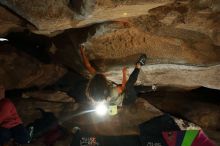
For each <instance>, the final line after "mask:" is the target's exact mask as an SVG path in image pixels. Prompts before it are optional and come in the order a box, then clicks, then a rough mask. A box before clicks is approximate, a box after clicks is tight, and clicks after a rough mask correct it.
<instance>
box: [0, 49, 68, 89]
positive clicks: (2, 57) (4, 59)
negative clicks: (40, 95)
mask: <svg viewBox="0 0 220 146" xmlns="http://www.w3.org/2000/svg"><path fill="white" fill-rule="evenodd" d="M0 52H1V53H0V83H1V84H3V85H5V86H6V88H7V89H14V88H28V87H32V86H39V87H42V86H46V85H49V84H52V83H54V82H55V81H57V80H58V79H59V78H60V77H61V76H62V75H63V74H64V73H65V72H66V70H65V69H64V68H62V67H60V66H57V65H54V64H46V65H45V64H41V63H40V62H38V61H37V60H35V59H33V58H32V57H30V56H28V55H27V54H25V53H22V52H19V51H16V50H15V48H13V47H12V46H9V45H3V46H1V47H0Z"/></svg>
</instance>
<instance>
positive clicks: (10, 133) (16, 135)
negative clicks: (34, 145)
mask: <svg viewBox="0 0 220 146" xmlns="http://www.w3.org/2000/svg"><path fill="white" fill-rule="evenodd" d="M11 138H13V139H14V140H15V142H17V143H19V144H27V143H28V141H29V140H30V137H29V134H28V131H27V130H26V128H25V127H24V126H23V125H22V124H20V125H17V126H15V127H13V128H10V129H7V128H3V127H0V146H3V144H4V143H7V142H8V141H10V139H11Z"/></svg>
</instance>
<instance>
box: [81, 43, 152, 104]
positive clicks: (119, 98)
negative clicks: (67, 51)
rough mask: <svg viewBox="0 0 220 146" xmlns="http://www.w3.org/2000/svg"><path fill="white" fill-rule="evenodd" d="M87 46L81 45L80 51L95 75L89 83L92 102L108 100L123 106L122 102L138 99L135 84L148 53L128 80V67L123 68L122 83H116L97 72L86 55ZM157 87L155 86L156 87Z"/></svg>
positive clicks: (87, 92) (90, 71)
mask: <svg viewBox="0 0 220 146" xmlns="http://www.w3.org/2000/svg"><path fill="white" fill-rule="evenodd" d="M84 50H85V47H84V46H83V45H82V46H81V47H80V53H81V56H82V58H83V63H84V65H85V67H86V69H87V70H88V71H89V73H91V74H92V75H93V77H92V78H91V79H90V81H89V82H88V84H87V88H86V95H87V97H88V99H89V100H90V101H91V102H92V103H96V102H97V101H103V100H104V101H106V102H107V103H109V104H111V105H117V106H122V104H131V103H133V102H134V101H135V100H136V97H137V95H136V91H135V88H134V84H135V82H136V81H137V78H138V74H139V72H140V69H141V66H143V65H145V61H146V55H145V54H143V55H141V56H140V58H139V59H138V61H137V62H136V64H135V69H134V71H133V72H132V74H131V75H130V77H129V79H128V81H127V82H126V67H124V68H123V70H122V72H123V79H122V85H120V86H119V85H116V86H115V85H114V84H113V83H111V82H110V81H108V80H107V79H106V77H105V75H104V74H102V73H97V72H96V70H95V69H94V68H93V67H92V66H91V64H90V62H89V60H88V58H87V57H86V55H85V52H84ZM154 89H155V87H154Z"/></svg>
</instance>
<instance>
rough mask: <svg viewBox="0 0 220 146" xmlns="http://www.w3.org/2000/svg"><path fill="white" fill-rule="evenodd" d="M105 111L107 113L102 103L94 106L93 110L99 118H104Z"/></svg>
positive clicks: (105, 106)
mask: <svg viewBox="0 0 220 146" xmlns="http://www.w3.org/2000/svg"><path fill="white" fill-rule="evenodd" d="M107 111H108V108H107V105H106V104H104V103H103V102H101V103H98V104H97V105H96V108H95V112H96V114H98V115H100V116H104V115H106V113H107Z"/></svg>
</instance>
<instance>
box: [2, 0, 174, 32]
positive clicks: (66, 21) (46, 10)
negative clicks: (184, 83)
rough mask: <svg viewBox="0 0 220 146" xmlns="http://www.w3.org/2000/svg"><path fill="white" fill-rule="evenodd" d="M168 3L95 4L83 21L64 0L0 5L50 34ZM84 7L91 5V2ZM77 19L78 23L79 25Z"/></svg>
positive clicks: (25, 0) (6, 1)
mask: <svg viewBox="0 0 220 146" xmlns="http://www.w3.org/2000/svg"><path fill="white" fill-rule="evenodd" d="M94 2H96V1H94ZM169 2H172V1H171V0H162V1H161V0H158V1H154V2H152V1H136V2H134V1H133V2H132V1H125V2H122V3H120V1H114V0H105V1H103V0H98V1H97V2H96V3H95V6H94V7H95V9H94V11H92V13H91V14H90V15H89V16H86V17H84V16H82V17H81V16H78V15H79V14H77V13H74V10H71V6H70V5H71V3H70V4H69V2H68V1H66V0H60V1H56V0H44V1H37V0H35V1H31V2H30V1H28V0H19V1H13V0H1V2H0V3H1V4H2V5H5V6H7V7H8V8H9V9H11V10H12V11H14V12H16V13H17V14H18V15H20V16H21V17H23V18H24V19H26V20H28V21H29V22H31V23H32V24H33V25H34V26H36V27H37V28H38V29H39V30H41V31H47V32H52V31H56V30H63V29H67V28H72V27H82V26H85V25H89V24H92V23H97V22H103V21H107V20H113V19H118V18H122V17H131V16H138V15H143V14H147V13H148V10H150V9H152V8H155V7H157V6H160V5H164V4H166V3H169ZM87 3H90V1H89V2H87ZM138 3H139V4H140V3H141V5H138ZM82 4H83V3H82ZM80 5H81V4H80ZM91 6H92V5H91ZM85 11H86V12H85V13H87V11H91V10H90V9H85ZM78 19H81V21H80V20H78Z"/></svg>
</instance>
